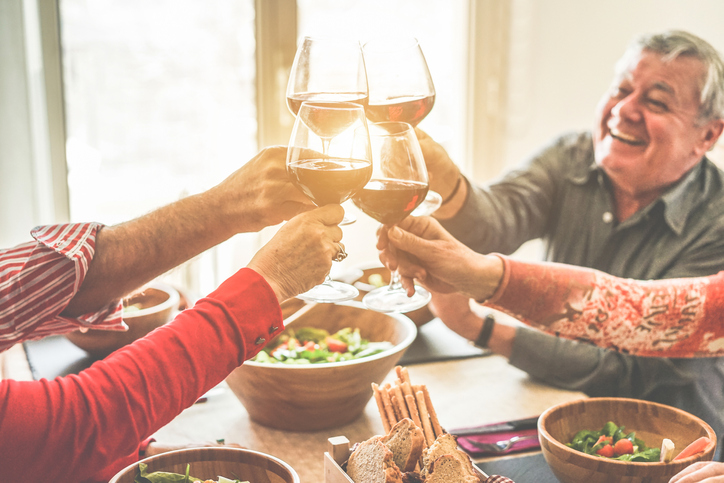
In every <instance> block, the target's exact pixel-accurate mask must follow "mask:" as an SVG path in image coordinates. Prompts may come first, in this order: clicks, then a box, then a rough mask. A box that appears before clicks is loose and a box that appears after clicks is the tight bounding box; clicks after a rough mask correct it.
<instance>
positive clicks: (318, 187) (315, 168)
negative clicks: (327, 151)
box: [287, 158, 372, 206]
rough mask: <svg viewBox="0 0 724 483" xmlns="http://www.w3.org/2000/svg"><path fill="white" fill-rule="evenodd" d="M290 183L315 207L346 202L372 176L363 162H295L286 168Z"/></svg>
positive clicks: (365, 162)
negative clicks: (307, 197)
mask: <svg viewBox="0 0 724 483" xmlns="http://www.w3.org/2000/svg"><path fill="white" fill-rule="evenodd" d="M287 173H288V174H289V178H290V179H291V180H292V183H293V184H294V185H295V186H296V187H297V188H299V189H300V190H301V191H302V192H303V193H304V194H305V195H307V196H309V198H310V199H311V200H312V201H313V202H314V204H316V205H317V206H324V205H329V204H340V203H342V202H344V201H347V200H348V199H349V198H350V197H351V196H352V195H353V194H355V193H356V192H357V191H358V190H359V189H361V188H362V187H364V185H365V184H367V182H368V181H369V180H370V178H371V177H372V163H371V162H370V161H366V160H364V159H343V158H327V159H299V160H297V161H294V162H292V163H289V164H288V165H287Z"/></svg>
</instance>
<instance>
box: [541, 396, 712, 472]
mask: <svg viewBox="0 0 724 483" xmlns="http://www.w3.org/2000/svg"><path fill="white" fill-rule="evenodd" d="M608 421H613V422H614V423H616V424H617V425H619V426H625V427H626V432H627V433H628V432H630V431H636V437H637V438H639V439H641V440H643V441H644V442H645V443H646V445H647V446H648V447H651V448H660V447H661V442H662V440H663V439H664V438H669V439H670V440H672V441H673V442H674V445H675V452H674V455H676V454H678V453H679V452H680V451H681V450H683V449H684V448H685V447H686V446H688V445H689V443H691V442H693V441H694V440H696V439H698V438H700V437H702V436H706V437H708V438H709V439H710V440H711V441H712V442H711V444H709V446H708V447H707V448H706V450H705V451H704V452H703V453H699V454H696V455H692V456H689V457H688V458H683V459H682V460H677V461H672V462H670V463H639V462H628V461H617V460H613V459H607V458H601V457H598V456H591V455H588V454H585V453H582V452H580V451H577V450H574V449H572V448H569V447H568V446H566V445H565V444H566V443H569V442H570V441H571V439H572V438H573V436H574V435H575V434H576V433H577V432H578V431H581V430H584V429H590V430H600V429H601V428H602V427H603V425H604V424H606V423H607V422H608ZM538 435H539V439H540V444H541V450H542V452H543V456H544V457H545V460H546V462H547V463H548V466H550V468H551V470H552V471H553V474H555V476H556V477H557V478H558V479H559V480H560V481H561V482H562V483H580V482H586V483H604V482H606V483H608V482H611V483H613V482H616V483H619V482H620V483H657V482H662V483H666V482H668V481H669V479H670V478H671V477H672V476H674V475H675V474H677V473H679V472H680V471H681V470H683V469H684V468H686V467H687V466H689V465H690V464H692V463H694V462H696V461H709V460H711V459H712V458H713V456H714V450H715V448H716V434H715V433H714V430H712V428H711V426H709V425H708V424H707V423H705V422H704V421H703V420H701V419H699V418H697V417H696V416H694V415H692V414H689V413H687V412H686V411H682V410H680V409H676V408H673V407H671V406H666V405H663V404H657V403H653V402H649V401H641V400H638V399H624V398H590V399H582V400H578V401H572V402H567V403H563V404H559V405H557V406H553V407H551V408H549V409H547V410H546V411H545V412H544V413H543V414H541V416H540V418H538Z"/></svg>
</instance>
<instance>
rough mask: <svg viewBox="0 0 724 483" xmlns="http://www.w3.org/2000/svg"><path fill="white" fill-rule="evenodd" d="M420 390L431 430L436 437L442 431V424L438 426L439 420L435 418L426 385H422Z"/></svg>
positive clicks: (435, 414)
mask: <svg viewBox="0 0 724 483" xmlns="http://www.w3.org/2000/svg"><path fill="white" fill-rule="evenodd" d="M422 392H423V394H424V395H425V405H427V410H428V412H429V413H430V422H431V423H432V430H433V431H434V432H435V437H436V438H437V437H438V436H440V435H441V434H442V433H443V430H442V426H440V421H439V420H438V419H437V413H436V412H435V407H434V406H433V405H432V399H430V391H428V390H427V386H424V385H423V386H422Z"/></svg>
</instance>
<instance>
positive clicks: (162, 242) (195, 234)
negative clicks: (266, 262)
mask: <svg viewBox="0 0 724 483" xmlns="http://www.w3.org/2000/svg"><path fill="white" fill-rule="evenodd" d="M312 208H314V205H313V204H312V203H311V202H310V201H309V200H308V199H307V197H305V196H304V195H303V194H302V193H301V192H300V191H299V190H298V189H297V188H295V187H294V185H292V184H291V182H290V181H289V178H288V176H287V173H286V148H284V147H279V146H276V147H271V148H266V149H264V150H262V151H261V152H260V153H259V154H257V155H256V156H255V157H254V158H253V159H251V160H250V161H249V162H248V163H246V164H245V165H244V166H243V167H242V168H240V169H239V170H237V171H236V172H235V173H233V174H232V175H231V176H229V177H228V178H227V179H226V180H224V181H223V182H222V183H220V184H219V185H217V186H215V187H213V188H211V189H210V190H208V191H206V192H204V193H201V194H198V195H195V196H190V197H188V198H185V199H182V200H180V201H178V202H176V203H172V204H170V205H167V206H164V207H162V208H159V209H158V210H156V211H153V212H151V213H149V214H147V215H145V216H142V217H140V218H137V219H135V220H132V221H129V222H126V223H121V224H119V225H116V226H110V227H106V228H104V229H102V230H101V231H100V232H99V233H98V235H97V240H96V248H95V256H94V257H93V263H92V264H91V265H90V267H89V269H88V273H87V275H86V277H85V280H84V281H83V283H82V285H81V287H80V290H79V291H78V292H77V293H76V294H75V296H74V297H73V299H72V300H71V301H70V303H69V304H68V306H67V307H66V309H65V310H64V311H63V315H66V316H78V315H81V314H85V313H87V312H90V311H94V310H97V309H99V308H100V307H104V306H106V305H107V304H108V303H110V302H111V301H113V300H117V299H119V298H121V297H123V296H124V295H126V294H128V293H129V292H131V291H133V290H135V289H136V288H138V287H140V286H142V285H143V284H145V283H147V282H149V281H151V280H153V279H154V278H156V277H157V276H159V275H161V274H163V273H165V272H166V271H168V270H170V269H171V268H173V267H175V266H177V265H179V264H181V263H183V262H185V261H187V260H189V259H191V258H192V257H194V256H196V255H198V254H200V253H202V252H203V251H205V250H207V249H209V248H211V247H213V246H215V245H217V244H219V243H221V242H223V241H225V240H227V239H228V238H230V237H231V236H233V235H235V234H236V233H243V232H254V231H258V230H260V229H262V228H264V227H266V226H271V225H276V224H278V223H281V222H282V221H285V220H289V219H290V218H292V217H293V216H294V215H296V214H298V213H301V212H303V211H308V210H310V209H312Z"/></svg>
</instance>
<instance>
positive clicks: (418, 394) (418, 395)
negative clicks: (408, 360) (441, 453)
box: [415, 386, 435, 446]
mask: <svg viewBox="0 0 724 483" xmlns="http://www.w3.org/2000/svg"><path fill="white" fill-rule="evenodd" d="M418 387H419V386H415V389H417V388H418ZM415 399H416V400H417V408H418V409H419V410H420V420H421V421H422V430H423V432H424V433H425V440H427V445H428V446H430V445H431V444H432V443H434V442H435V433H434V432H433V431H432V425H431V424H430V414H429V413H428V412H427V405H426V404H425V394H424V393H423V392H422V391H417V390H416V391H415Z"/></svg>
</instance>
